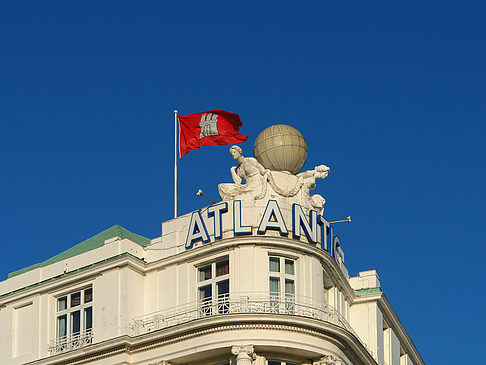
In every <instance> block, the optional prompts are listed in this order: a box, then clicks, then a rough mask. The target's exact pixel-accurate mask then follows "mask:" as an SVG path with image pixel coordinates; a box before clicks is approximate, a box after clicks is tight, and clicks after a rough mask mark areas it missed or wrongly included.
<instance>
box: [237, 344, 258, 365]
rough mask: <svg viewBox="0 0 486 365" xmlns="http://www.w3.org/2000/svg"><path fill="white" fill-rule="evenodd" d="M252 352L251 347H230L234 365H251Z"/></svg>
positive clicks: (252, 348)
mask: <svg viewBox="0 0 486 365" xmlns="http://www.w3.org/2000/svg"><path fill="white" fill-rule="evenodd" d="M254 351H255V349H254V347H253V346H252V345H246V346H233V347H231V353H232V354H233V355H235V356H236V365H251V363H252V362H253V357H254V356H255V354H254Z"/></svg>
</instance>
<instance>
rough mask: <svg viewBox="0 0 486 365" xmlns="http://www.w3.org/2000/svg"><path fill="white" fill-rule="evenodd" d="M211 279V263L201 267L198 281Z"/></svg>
mask: <svg viewBox="0 0 486 365" xmlns="http://www.w3.org/2000/svg"><path fill="white" fill-rule="evenodd" d="M209 279H211V265H208V266H204V267H201V268H199V270H198V277H197V281H204V280H209Z"/></svg>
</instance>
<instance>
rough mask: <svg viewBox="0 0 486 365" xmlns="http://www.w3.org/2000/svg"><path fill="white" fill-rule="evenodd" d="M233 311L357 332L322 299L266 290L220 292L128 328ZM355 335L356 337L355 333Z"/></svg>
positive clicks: (153, 327)
mask: <svg viewBox="0 0 486 365" xmlns="http://www.w3.org/2000/svg"><path fill="white" fill-rule="evenodd" d="M233 313H274V314H286V315H295V316H303V317H308V318H314V319H318V320H321V321H324V322H328V323H332V324H335V325H337V326H340V327H342V328H345V329H346V330H348V331H350V332H351V333H353V334H354V335H356V333H355V332H354V330H353V329H352V328H351V326H350V325H349V323H348V322H347V321H346V320H345V319H344V317H343V316H342V315H341V314H340V313H339V312H338V311H337V310H336V309H334V308H333V307H331V306H330V305H328V304H326V303H324V302H317V301H315V300H312V299H311V298H307V297H297V296H294V295H289V294H286V295H279V294H268V293H267V294H266V295H264V294H262V295H258V294H249V295H246V294H231V295H230V294H223V295H220V296H218V297H214V298H206V299H204V300H200V301H196V302H192V303H188V304H184V305H180V306H177V307H174V308H172V309H168V310H164V311H159V312H155V313H150V314H147V315H145V316H142V317H138V318H135V319H134V320H133V321H132V322H131V323H130V329H129V330H130V334H131V335H133V336H137V335H140V334H143V333H147V332H151V331H156V330H159V329H162V328H166V327H171V326H175V325H178V324H181V323H186V322H189V321H192V320H195V319H198V318H204V317H209V316H220V315H226V314H233ZM356 337H358V336H357V335H356ZM358 338H359V337H358Z"/></svg>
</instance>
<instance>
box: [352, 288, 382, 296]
mask: <svg viewBox="0 0 486 365" xmlns="http://www.w3.org/2000/svg"><path fill="white" fill-rule="evenodd" d="M354 292H355V294H356V295H365V294H375V293H381V288H368V289H357V290H355V291H354Z"/></svg>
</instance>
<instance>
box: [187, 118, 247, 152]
mask: <svg viewBox="0 0 486 365" xmlns="http://www.w3.org/2000/svg"><path fill="white" fill-rule="evenodd" d="M241 125H242V123H241V120H240V117H239V116H238V114H235V113H230V112H225V111H223V110H211V111H209V112H203V113H197V114H188V115H181V116H180V117H179V126H180V130H181V132H180V137H179V150H180V153H181V157H182V156H184V155H185V154H186V153H187V152H189V151H191V150H193V149H196V148H199V147H201V146H218V145H222V144H233V143H241V142H245V141H246V140H247V139H248V137H246V136H244V135H242V134H240V133H238V130H239V129H240V127H241Z"/></svg>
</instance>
